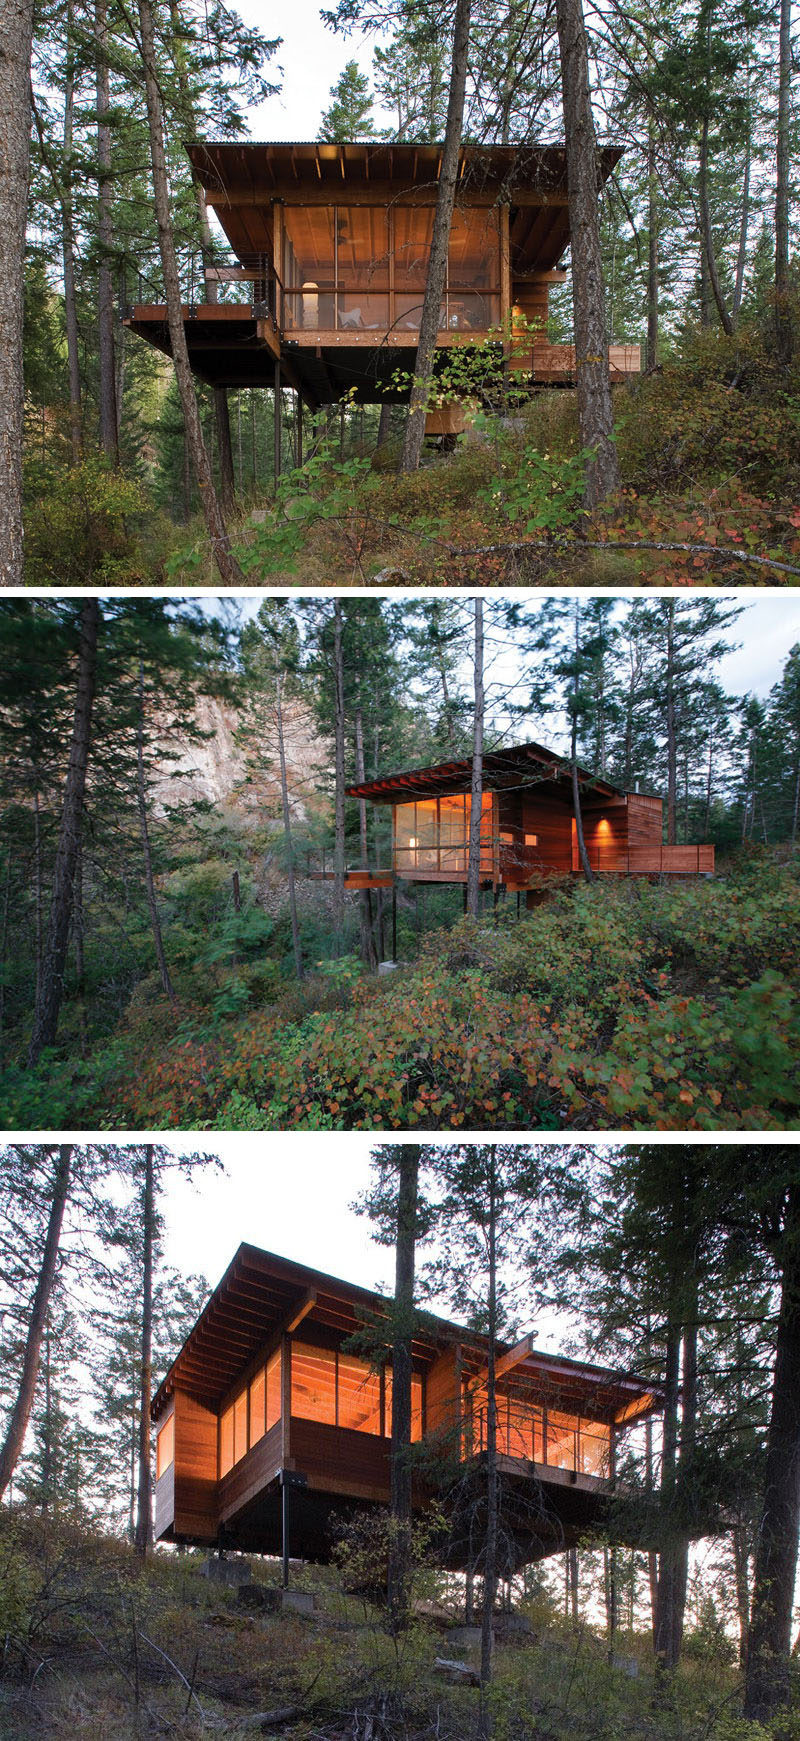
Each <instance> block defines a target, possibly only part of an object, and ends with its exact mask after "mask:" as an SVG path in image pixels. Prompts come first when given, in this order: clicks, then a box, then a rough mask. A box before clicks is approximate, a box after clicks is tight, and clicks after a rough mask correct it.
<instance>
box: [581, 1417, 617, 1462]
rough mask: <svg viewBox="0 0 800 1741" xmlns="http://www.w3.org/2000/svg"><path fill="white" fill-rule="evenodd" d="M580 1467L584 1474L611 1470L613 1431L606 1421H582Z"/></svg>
mask: <svg viewBox="0 0 800 1741" xmlns="http://www.w3.org/2000/svg"><path fill="white" fill-rule="evenodd" d="M579 1443H580V1469H581V1474H583V1475H609V1474H610V1472H611V1456H610V1445H611V1432H610V1428H609V1426H608V1425H607V1423H606V1422H605V1421H581V1430H580V1440H579Z"/></svg>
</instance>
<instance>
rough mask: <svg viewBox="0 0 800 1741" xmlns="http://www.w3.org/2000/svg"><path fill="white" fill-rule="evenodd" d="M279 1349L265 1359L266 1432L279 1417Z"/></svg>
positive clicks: (280, 1369)
mask: <svg viewBox="0 0 800 1741" xmlns="http://www.w3.org/2000/svg"><path fill="white" fill-rule="evenodd" d="M281 1371H282V1368H281V1351H280V1349H279V1348H278V1349H277V1350H276V1352H275V1353H274V1354H273V1355H272V1357H271V1359H269V1360H268V1361H267V1387H266V1388H267V1432H269V1429H270V1427H274V1426H275V1425H276V1422H278V1421H279V1420H280V1418H281Z"/></svg>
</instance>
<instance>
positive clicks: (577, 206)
mask: <svg viewBox="0 0 800 1741" xmlns="http://www.w3.org/2000/svg"><path fill="white" fill-rule="evenodd" d="M556 20H557V24H558V45H559V51H560V56H561V89H562V101H563V107H564V132H565V137H566V145H567V182H568V192H569V228H570V250H571V255H572V307H573V319H574V326H575V374H576V387H577V399H578V421H579V424H580V432H581V445H582V446H583V447H584V448H587V449H589V450H590V458H589V459H588V460H587V462H586V505H587V507H589V508H595V507H597V505H598V504H599V503H600V502H604V501H605V500H606V497H607V496H610V495H613V493H614V491H615V490H617V489H618V488H619V465H618V462H617V450H616V447H615V445H614V440H613V429H614V414H613V410H612V405H611V383H610V380H609V374H608V343H607V339H606V322H605V307H604V300H603V261H602V254H601V249H600V223H599V219H598V213H597V194H598V187H597V139H596V136H595V130H594V119H593V116H592V101H591V92H590V89H589V57H588V51H587V47H586V30H585V27H584V22H583V9H582V5H581V0H556Z"/></svg>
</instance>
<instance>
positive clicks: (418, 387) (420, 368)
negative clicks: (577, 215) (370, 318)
mask: <svg viewBox="0 0 800 1741" xmlns="http://www.w3.org/2000/svg"><path fill="white" fill-rule="evenodd" d="M470 10H471V0H456V13H455V23H454V27H453V58H452V61H451V65H450V93H449V96H448V100H447V124H446V126H445V132H444V144H443V146H442V161H441V169H440V172H439V185H438V188H437V192H436V211H435V214H434V219H433V235H432V237H431V252H430V259H429V261H428V276H427V279H426V282H425V297H424V301H423V304H422V318H421V320H420V325H419V341H418V344H417V356H416V362H415V364H414V380H413V383H412V387H411V399H410V402H409V407H408V418H407V420H406V427H405V434H404V437H403V454H402V458H401V461H400V470H401V471H404V472H415V471H416V470H417V468H418V466H419V460H420V454H421V453H422V443H423V439H424V436H425V413H426V410H427V405H428V393H429V391H430V383H431V377H432V374H433V359H434V353H435V350H436V341H437V338H438V336H439V320H440V314H441V306H442V294H443V291H444V287H445V278H446V273H447V251H448V248H449V245H450V226H451V224H452V221H453V206H454V203H455V195H456V179H457V176H458V156H459V152H460V149H461V133H462V129H463V125H464V95H465V91H466V85H467V61H468V57H469V21H470Z"/></svg>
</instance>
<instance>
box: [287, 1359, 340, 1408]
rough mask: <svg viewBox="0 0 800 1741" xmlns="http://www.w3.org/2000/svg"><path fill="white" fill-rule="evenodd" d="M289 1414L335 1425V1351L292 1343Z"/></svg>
mask: <svg viewBox="0 0 800 1741" xmlns="http://www.w3.org/2000/svg"><path fill="white" fill-rule="evenodd" d="M292 1414H293V1415H301V1416H302V1418H303V1420H306V1421H325V1422H327V1424H328V1425H329V1426H335V1425H336V1352H335V1349H333V1348H314V1347H312V1346H311V1344H310V1343H307V1342H293V1343H292Z"/></svg>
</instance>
